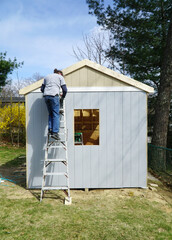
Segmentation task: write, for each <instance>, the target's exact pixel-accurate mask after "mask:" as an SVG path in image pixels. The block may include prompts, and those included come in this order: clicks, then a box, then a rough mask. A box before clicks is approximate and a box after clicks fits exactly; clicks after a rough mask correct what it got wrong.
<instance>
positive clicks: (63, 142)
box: [40, 100, 72, 205]
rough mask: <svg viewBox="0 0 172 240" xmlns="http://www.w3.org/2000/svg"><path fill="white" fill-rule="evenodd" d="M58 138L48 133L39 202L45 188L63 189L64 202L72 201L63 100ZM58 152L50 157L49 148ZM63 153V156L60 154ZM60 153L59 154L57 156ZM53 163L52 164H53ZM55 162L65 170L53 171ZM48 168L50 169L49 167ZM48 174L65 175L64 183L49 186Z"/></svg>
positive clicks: (68, 203) (69, 202)
mask: <svg viewBox="0 0 172 240" xmlns="http://www.w3.org/2000/svg"><path fill="white" fill-rule="evenodd" d="M59 136H60V140H55V139H53V138H52V137H51V134H49V133H48V136H47V143H46V149H45V159H44V165H43V178H42V188H41V196H40V202H41V201H42V199H43V197H44V194H45V191H47V190H63V191H64V192H65V194H66V195H67V197H66V198H65V201H64V203H65V204H66V205H70V204H71V202H72V198H71V196H70V188H69V169H68V151H67V129H66V111H65V101H64V100H63V102H62V103H60V130H59ZM50 149H54V151H57V149H58V150H59V151H61V152H60V154H59V152H58V153H56V157H55V158H51V157H50V155H51V150H50ZM62 154H63V157H61V155H62ZM58 155H60V156H58ZM53 164H54V165H53ZM56 164H59V165H60V164H63V165H64V166H65V171H63V172H61V171H58V172H54V171H53V169H54V168H55V167H56V166H55V165H56ZM51 165H53V166H51ZM51 167H52V168H51ZM57 167H58V166H57ZM49 168H50V169H49ZM48 176H51V177H52V178H53V176H59V177H65V182H66V184H65V185H60V184H56V186H50V185H51V184H47V181H48Z"/></svg>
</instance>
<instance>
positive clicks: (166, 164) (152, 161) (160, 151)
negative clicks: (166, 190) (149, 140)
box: [148, 144, 172, 188]
mask: <svg viewBox="0 0 172 240" xmlns="http://www.w3.org/2000/svg"><path fill="white" fill-rule="evenodd" d="M148 167H149V169H151V170H152V171H153V173H154V174H155V175H156V176H157V177H158V178H160V179H161V180H162V181H163V182H164V183H166V184H167V185H168V186H169V187H171V188H172V149H170V148H164V147H157V146H154V145H152V144H148Z"/></svg>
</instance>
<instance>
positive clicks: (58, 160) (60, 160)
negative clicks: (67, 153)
mask: <svg viewBox="0 0 172 240" xmlns="http://www.w3.org/2000/svg"><path fill="white" fill-rule="evenodd" d="M45 161H46V162H67V160H66V159H60V158H59V159H56V158H54V159H53V158H52V159H47V160H45Z"/></svg>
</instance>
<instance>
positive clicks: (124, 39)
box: [87, 0, 172, 146]
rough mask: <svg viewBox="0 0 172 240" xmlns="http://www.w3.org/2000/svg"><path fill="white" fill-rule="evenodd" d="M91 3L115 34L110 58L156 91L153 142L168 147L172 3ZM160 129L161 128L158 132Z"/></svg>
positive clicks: (130, 0) (118, 0) (128, 0)
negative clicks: (160, 106) (106, 5)
mask: <svg viewBox="0 0 172 240" xmlns="http://www.w3.org/2000/svg"><path fill="white" fill-rule="evenodd" d="M87 3H88V6H89V9H90V13H91V14H94V15H96V16H97V20H98V24H100V25H101V26H103V27H104V28H105V29H109V30H110V31H111V33H112V34H113V37H114V43H113V46H112V47H111V48H110V49H107V51H106V54H107V56H109V57H113V58H114V59H116V60H117V62H118V63H119V65H120V66H121V69H123V70H125V71H126V73H128V74H130V76H131V77H133V78H135V79H137V80H139V81H142V82H145V83H148V84H150V85H151V86H153V87H154V88H155V90H156V92H157V94H158V97H157V99H159V100H157V101H156V104H157V107H156V108H155V111H156V112H155V121H154V133H153V142H154V143H155V144H157V145H159V146H166V142H167V137H166V136H167V129H168V117H169V103H170V98H169V95H170V94H171V90H172V89H171V88H172V87H171V85H170V84H169V82H170V81H172V79H171V78H172V75H170V70H169V69H170V66H171V61H172V59H171V58H170V56H169V54H168V51H169V52H171V51H170V47H171V45H170V42H169V41H170V38H171V36H170V26H171V21H172V20H171V15H172V5H171V0H142V1H137V0H113V6H110V5H109V6H108V7H105V5H104V0H87ZM167 58H168V60H167ZM167 76H168V77H167ZM166 77H167V78H166ZM167 86H168V87H169V88H168V87H167ZM167 88H168V91H167ZM160 96H161V97H160ZM162 96H163V97H162ZM162 98H163V100H164V104H163V105H162V108H163V116H161V118H160V117H159V116H160V114H161V111H162V108H159V107H158V105H159V104H160V101H162ZM160 99H161V100H160ZM165 104H166V105H168V106H166V105H165ZM165 106H166V107H165ZM160 109H161V110H160ZM158 112H159V113H158ZM162 118H164V119H162ZM162 125H163V128H162ZM156 126H158V127H161V130H160V131H159V132H158V133H157V131H158V130H157V127H156ZM164 131H165V133H164Z"/></svg>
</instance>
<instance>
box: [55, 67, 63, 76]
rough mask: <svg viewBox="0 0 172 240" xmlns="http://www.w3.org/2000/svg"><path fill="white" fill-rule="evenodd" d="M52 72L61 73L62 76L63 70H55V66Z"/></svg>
mask: <svg viewBox="0 0 172 240" xmlns="http://www.w3.org/2000/svg"><path fill="white" fill-rule="evenodd" d="M54 73H57V74H59V73H60V74H61V75H62V76H63V72H62V71H61V70H57V68H55V69H54Z"/></svg>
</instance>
